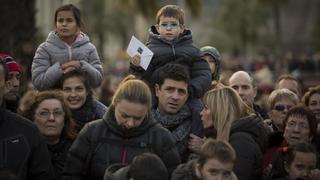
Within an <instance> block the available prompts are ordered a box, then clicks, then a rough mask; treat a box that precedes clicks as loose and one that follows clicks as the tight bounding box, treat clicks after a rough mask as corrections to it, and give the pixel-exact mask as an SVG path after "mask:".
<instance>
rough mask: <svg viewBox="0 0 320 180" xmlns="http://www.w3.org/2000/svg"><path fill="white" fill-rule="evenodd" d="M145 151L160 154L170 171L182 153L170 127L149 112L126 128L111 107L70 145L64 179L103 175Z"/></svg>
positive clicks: (84, 129) (101, 176)
mask: <svg viewBox="0 0 320 180" xmlns="http://www.w3.org/2000/svg"><path fill="white" fill-rule="evenodd" d="M144 152H152V153H155V154H157V155H158V156H159V157H160V158H161V160H162V161H163V162H164V164H165V165H166V166H167V168H168V171H169V172H172V171H173V169H174V168H175V167H176V166H177V165H178V164H179V163H180V156H179V153H178V150H177V149H176V147H175V144H174V141H173V138H172V136H171V134H170V132H169V131H168V130H166V129H165V128H163V127H162V126H161V125H160V124H158V123H156V122H155V120H154V119H152V118H151V116H149V115H147V116H146V118H145V119H144V120H143V122H142V124H141V125H140V126H139V127H137V128H132V129H129V130H128V129H124V128H123V127H121V126H119V125H118V123H117V122H116V119H115V116H114V107H110V108H109V110H108V112H107V113H106V115H105V116H104V118H103V119H100V120H97V121H92V122H90V123H88V124H87V125H85V126H84V128H83V129H82V130H81V131H80V134H79V135H78V137H77V139H76V140H75V141H74V143H73V145H72V146H71V148H70V151H69V154H68V158H67V162H66V165H65V169H64V179H68V180H69V179H72V180H75V179H77V180H80V179H102V178H103V175H104V172H105V170H106V168H108V166H109V165H111V164H115V163H122V164H130V163H131V161H132V160H133V158H134V157H135V156H136V155H139V154H142V153H144Z"/></svg>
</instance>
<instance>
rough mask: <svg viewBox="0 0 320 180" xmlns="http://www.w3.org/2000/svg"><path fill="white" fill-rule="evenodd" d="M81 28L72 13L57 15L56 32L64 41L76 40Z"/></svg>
mask: <svg viewBox="0 0 320 180" xmlns="http://www.w3.org/2000/svg"><path fill="white" fill-rule="evenodd" d="M79 29H80V28H79V26H78V25H77V22H76V19H75V17H74V15H73V13H72V11H60V12H58V14H57V21H56V31H57V33H58V34H59V37H60V38H62V39H68V38H74V36H75V35H76V34H77V33H78V32H79Z"/></svg>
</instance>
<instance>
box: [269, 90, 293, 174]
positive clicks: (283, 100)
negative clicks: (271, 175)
mask: <svg viewBox="0 0 320 180" xmlns="http://www.w3.org/2000/svg"><path fill="white" fill-rule="evenodd" d="M298 101H299V99H298V96H297V95H296V94H295V93H293V92H292V91H290V90H288V89H276V90H274V91H272V92H271V94H270V95H269V98H268V104H269V108H270V111H269V117H270V118H271V119H270V121H269V122H268V124H269V125H270V127H271V129H272V132H271V133H270V134H269V137H268V148H267V151H266V152H265V154H264V157H263V168H264V169H265V172H266V173H268V172H269V171H270V167H268V166H269V164H270V163H271V162H272V161H273V160H274V157H275V156H274V154H275V153H276V152H277V149H278V148H279V147H281V143H282V142H283V130H284V119H285V117H286V115H287V113H288V111H289V109H290V108H291V107H293V106H295V105H296V104H297V103H298Z"/></svg>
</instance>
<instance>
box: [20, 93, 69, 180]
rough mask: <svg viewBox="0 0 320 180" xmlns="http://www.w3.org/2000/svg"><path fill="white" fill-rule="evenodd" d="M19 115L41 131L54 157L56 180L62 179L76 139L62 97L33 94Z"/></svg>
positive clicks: (26, 95) (49, 94) (26, 97)
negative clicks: (65, 164)
mask: <svg viewBox="0 0 320 180" xmlns="http://www.w3.org/2000/svg"><path fill="white" fill-rule="evenodd" d="M19 113H20V114H21V115H22V116H24V117H26V118H28V119H30V120H32V121H33V122H34V124H35V125H36V126H37V127H38V129H39V131H40V134H41V136H42V137H43V138H44V140H45V142H46V143H47V146H48V150H49V152H50V155H51V162H52V165H53V168H54V173H55V179H57V180H58V179H61V178H62V170H63V168H64V162H65V160H66V157H67V153H68V150H69V148H70V146H71V144H72V142H73V140H74V138H75V133H74V132H75V131H74V130H73V127H74V125H73V122H72V120H71V115H70V111H69V108H68V106H67V105H66V103H65V101H64V98H63V95H62V93H61V92H60V91H42V92H35V91H29V92H27V93H26V94H25V96H24V97H23V98H22V100H21V102H20V107H19Z"/></svg>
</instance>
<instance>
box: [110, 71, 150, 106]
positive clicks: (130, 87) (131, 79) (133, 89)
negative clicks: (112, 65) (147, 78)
mask: <svg viewBox="0 0 320 180" xmlns="http://www.w3.org/2000/svg"><path fill="white" fill-rule="evenodd" d="M123 99H125V100H128V101H130V102H134V103H139V104H143V105H146V106H147V107H148V110H149V111H150V110H151V104H152V102H151V91H150V89H149V87H148V85H147V84H146V83H145V82H143V81H141V80H139V79H136V78H135V76H133V75H129V76H127V77H126V78H124V79H123V80H122V82H121V83H120V85H119V86H118V88H117V90H116V92H115V93H114V95H113V97H112V101H111V105H113V106H114V105H115V104H116V103H117V102H120V101H121V100H123Z"/></svg>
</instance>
